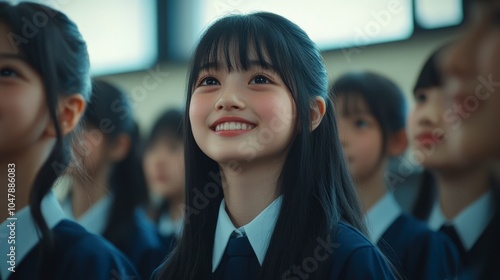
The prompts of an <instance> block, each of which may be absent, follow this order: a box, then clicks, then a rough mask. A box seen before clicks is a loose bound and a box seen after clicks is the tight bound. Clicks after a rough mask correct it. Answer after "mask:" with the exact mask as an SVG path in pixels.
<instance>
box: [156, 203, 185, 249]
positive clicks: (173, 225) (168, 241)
mask: <svg viewBox="0 0 500 280" xmlns="http://www.w3.org/2000/svg"><path fill="white" fill-rule="evenodd" d="M182 228H183V220H182V219H178V220H177V221H174V220H172V218H171V217H170V215H169V214H168V212H164V213H162V214H161V215H160V217H159V219H158V233H159V235H160V239H161V240H162V242H163V244H164V246H165V248H166V250H167V251H168V252H170V251H171V250H172V249H173V248H174V247H175V244H176V242H177V241H178V240H179V239H180V236H181V233H182Z"/></svg>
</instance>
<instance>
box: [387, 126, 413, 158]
mask: <svg viewBox="0 0 500 280" xmlns="http://www.w3.org/2000/svg"><path fill="white" fill-rule="evenodd" d="M407 147H408V137H407V135H406V131H405V130H404V129H401V130H399V131H397V132H395V133H393V134H392V135H391V136H390V137H389V139H387V153H388V155H389V156H393V157H395V156H399V155H401V154H402V153H404V151H405V150H406V148H407Z"/></svg>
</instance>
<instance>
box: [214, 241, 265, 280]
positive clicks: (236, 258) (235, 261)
mask: <svg viewBox="0 0 500 280" xmlns="http://www.w3.org/2000/svg"><path fill="white" fill-rule="evenodd" d="M226 254H227V257H228V261H227V264H226V267H225V270H224V274H223V275H224V276H223V279H224V280H251V279H252V280H253V279H257V276H258V275H259V270H260V264H259V261H258V260H257V256H256V255H255V252H254V251H253V249H252V246H251V245H250V242H249V241H248V238H247V237H246V236H243V237H231V238H230V239H229V243H228V244H227V248H226Z"/></svg>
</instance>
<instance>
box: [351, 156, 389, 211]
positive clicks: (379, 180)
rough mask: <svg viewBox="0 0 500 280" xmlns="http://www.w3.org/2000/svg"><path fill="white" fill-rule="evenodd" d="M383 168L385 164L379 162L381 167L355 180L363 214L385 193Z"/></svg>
mask: <svg viewBox="0 0 500 280" xmlns="http://www.w3.org/2000/svg"><path fill="white" fill-rule="evenodd" d="M384 168H385V165H383V164H381V167H379V169H378V170H377V171H376V172H374V173H373V174H372V175H371V176H369V177H367V178H364V179H362V180H358V181H357V182H356V186H357V189H358V193H359V198H360V200H361V207H362V210H363V214H366V212H368V211H369V210H370V209H371V208H372V207H373V205H374V204H375V203H377V201H379V200H380V199H381V198H382V197H384V195H385V194H386V193H387V187H386V185H385V181H384V170H385V169H384Z"/></svg>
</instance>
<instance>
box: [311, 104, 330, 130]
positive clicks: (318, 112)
mask: <svg viewBox="0 0 500 280" xmlns="http://www.w3.org/2000/svg"><path fill="white" fill-rule="evenodd" d="M325 112H326V103H325V99H323V97H320V96H316V98H315V100H314V102H311V131H313V130H315V129H316V128H317V127H318V126H319V124H320V123H321V121H322V120H323V116H324V115H325Z"/></svg>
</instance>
